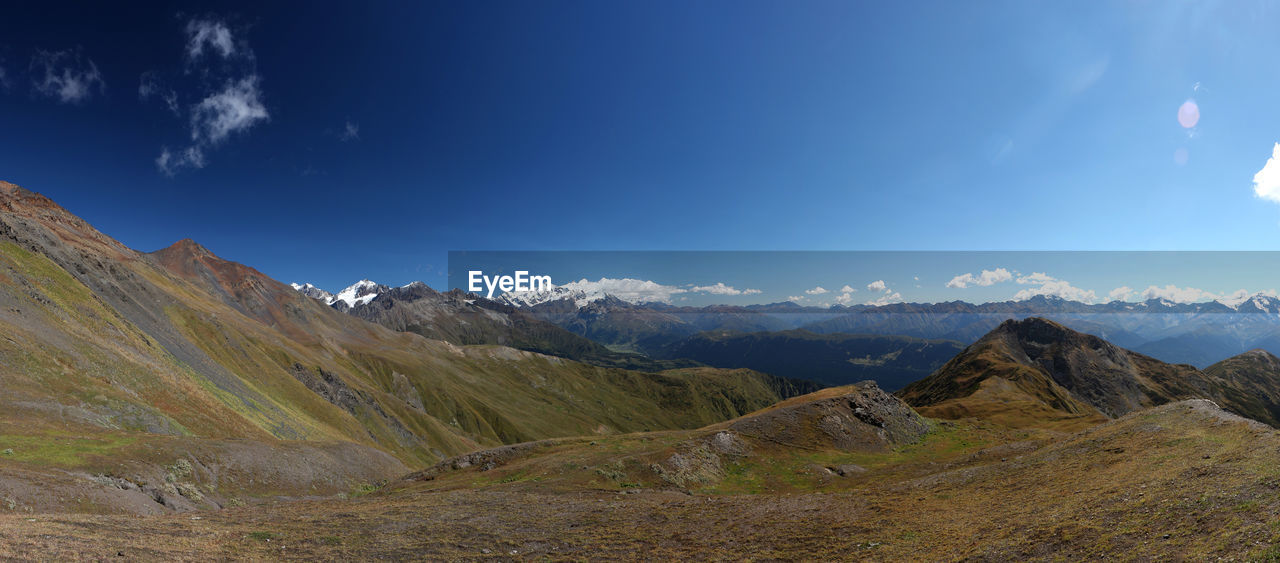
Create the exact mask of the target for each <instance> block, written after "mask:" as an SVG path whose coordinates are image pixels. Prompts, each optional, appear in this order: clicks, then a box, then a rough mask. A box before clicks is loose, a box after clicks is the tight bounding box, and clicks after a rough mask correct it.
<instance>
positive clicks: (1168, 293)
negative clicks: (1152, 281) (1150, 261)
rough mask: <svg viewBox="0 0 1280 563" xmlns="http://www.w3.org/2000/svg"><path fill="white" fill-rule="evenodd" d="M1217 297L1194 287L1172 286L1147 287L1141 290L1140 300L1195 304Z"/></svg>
mask: <svg viewBox="0 0 1280 563" xmlns="http://www.w3.org/2000/svg"><path fill="white" fill-rule="evenodd" d="M1217 298H1218V295H1217V294H1215V293H1213V292H1210V291H1205V290H1203V289H1199V288H1195V287H1178V286H1176V285H1173V284H1169V285H1166V286H1164V287H1159V286H1155V285H1151V286H1147V288H1146V289H1144V290H1142V299H1144V300H1146V299H1164V300H1167V301H1172V302H1174V303H1195V302H1197V301H1212V300H1214V299H1217Z"/></svg>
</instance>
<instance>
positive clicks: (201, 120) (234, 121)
mask: <svg viewBox="0 0 1280 563" xmlns="http://www.w3.org/2000/svg"><path fill="white" fill-rule="evenodd" d="M270 117H271V116H270V115H269V114H268V113H267V108H266V107H265V106H263V105H262V92H261V90H259V89H258V75H256V74H254V75H250V76H246V77H244V78H242V79H240V80H238V81H229V82H227V84H226V85H225V86H224V87H223V89H222V90H221V91H219V92H217V93H214V94H210V95H209V96H208V97H206V98H205V99H203V100H201V101H200V103H199V104H197V105H196V107H195V108H193V109H192V111H191V140H193V141H195V142H196V143H200V144H208V145H217V144H219V143H221V142H222V141H225V140H226V139H227V137H229V136H230V135H232V134H233V133H237V132H239V131H244V130H247V129H249V128H250V127H253V126H254V125H256V124H257V123H259V122H262V121H266V120H268V119H270Z"/></svg>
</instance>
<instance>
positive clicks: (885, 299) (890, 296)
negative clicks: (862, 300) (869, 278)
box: [867, 289, 902, 307]
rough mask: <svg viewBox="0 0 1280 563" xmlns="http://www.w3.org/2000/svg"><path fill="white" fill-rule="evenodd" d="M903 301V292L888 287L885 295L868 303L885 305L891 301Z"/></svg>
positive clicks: (878, 305) (876, 305)
mask: <svg viewBox="0 0 1280 563" xmlns="http://www.w3.org/2000/svg"><path fill="white" fill-rule="evenodd" d="M901 302H902V294H901V293H898V292H896V291H892V290H888V289H886V290H885V293H884V295H881V296H880V297H879V298H876V299H872V300H871V301H867V305H872V306H875V307H880V306H884V305H889V304H891V303H901Z"/></svg>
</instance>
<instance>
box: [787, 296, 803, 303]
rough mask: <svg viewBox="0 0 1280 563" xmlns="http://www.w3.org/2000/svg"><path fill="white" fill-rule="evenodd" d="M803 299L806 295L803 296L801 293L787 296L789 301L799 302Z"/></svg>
mask: <svg viewBox="0 0 1280 563" xmlns="http://www.w3.org/2000/svg"><path fill="white" fill-rule="evenodd" d="M803 300H804V297H801V296H799V295H792V296H790V297H787V301H790V302H792V303H799V302H801V301H803Z"/></svg>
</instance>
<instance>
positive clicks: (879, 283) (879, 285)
mask: <svg viewBox="0 0 1280 563" xmlns="http://www.w3.org/2000/svg"><path fill="white" fill-rule="evenodd" d="M867 289H869V290H871V291H889V288H888V287H886V286H885V284H884V280H876V281H873V282H871V283H869V284H867Z"/></svg>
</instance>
